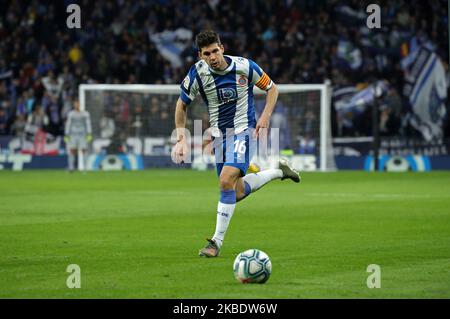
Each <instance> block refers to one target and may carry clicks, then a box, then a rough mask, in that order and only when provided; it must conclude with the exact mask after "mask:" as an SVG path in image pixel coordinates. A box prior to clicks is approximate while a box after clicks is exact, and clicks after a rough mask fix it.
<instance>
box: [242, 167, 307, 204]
mask: <svg viewBox="0 0 450 319" xmlns="http://www.w3.org/2000/svg"><path fill="white" fill-rule="evenodd" d="M286 178H289V179H291V180H293V181H294V182H296V183H298V182H300V175H299V173H298V172H297V171H296V170H295V169H293V168H292V167H291V166H290V165H289V163H288V161H287V160H285V159H281V160H280V161H279V164H278V168H272V169H267V170H264V171H260V172H258V173H252V174H247V175H245V176H244V177H242V178H240V179H239V180H238V181H237V183H236V200H237V201H240V200H242V199H244V198H245V197H247V196H248V195H249V194H250V193H253V192H256V191H257V190H258V189H260V188H261V187H263V186H264V185H266V184H267V183H269V182H271V181H273V180H275V179H282V180H283V179H286Z"/></svg>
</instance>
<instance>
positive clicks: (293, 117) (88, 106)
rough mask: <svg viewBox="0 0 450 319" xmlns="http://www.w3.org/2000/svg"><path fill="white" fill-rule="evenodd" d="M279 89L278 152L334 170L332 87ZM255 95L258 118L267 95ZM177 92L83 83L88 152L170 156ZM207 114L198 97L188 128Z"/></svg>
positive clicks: (274, 116) (161, 86) (160, 87)
mask: <svg viewBox="0 0 450 319" xmlns="http://www.w3.org/2000/svg"><path fill="white" fill-rule="evenodd" d="M277 88H278V91H279V97H278V101H277V106H276V107H275V110H274V113H273V114H272V118H271V123H270V127H271V128H278V129H279V134H280V136H279V138H280V145H279V146H280V149H281V154H285V155H287V156H289V155H292V156H293V157H295V158H296V159H300V161H299V163H301V159H302V158H307V157H308V158H310V159H311V158H314V160H315V163H316V164H314V167H313V168H317V169H320V171H330V170H334V169H335V163H334V155H333V150H332V139H331V119H330V108H331V86H330V85H329V84H328V83H325V84H278V85H277ZM253 93H254V97H255V110H256V114H257V119H258V116H259V115H260V113H261V112H262V110H263V108H264V101H265V94H266V93H265V92H264V91H261V90H260V89H258V88H254V91H253ZM179 94H180V86H179V85H169V84H167V85H164V84H150V85H146V84H81V85H80V86H79V101H80V108H81V109H82V110H87V111H88V112H89V113H90V114H91V119H92V125H93V137H94V142H95V140H96V139H97V143H95V145H94V147H93V151H92V152H94V153H95V152H99V151H100V149H101V147H100V146H99V145H100V144H101V145H102V147H103V152H105V147H108V146H107V145H118V147H119V146H120V145H122V146H123V147H122V148H121V151H123V152H127V151H129V152H133V153H134V154H139V155H149V156H150V155H155V154H158V155H164V154H165V155H169V154H170V151H169V148H170V145H169V144H170V135H171V131H172V130H173V129H174V120H173V119H174V113H175V105H176V100H177V99H178V97H179ZM207 114H208V112H207V107H206V106H205V105H204V103H203V101H201V98H200V97H197V98H196V99H195V100H194V101H193V102H192V104H191V105H189V107H188V121H189V122H188V123H187V127H188V129H190V128H192V121H195V120H198V121H202V123H203V129H206V127H207V126H208V124H207ZM100 141H101V142H100ZM139 141H141V142H139ZM157 141H160V142H157ZM108 143H109V144H108ZM152 143H153V144H154V145H156V144H158V143H159V144H160V146H161V147H160V148H159V152H154V151H152V147H150V146H148V145H153V144H152ZM155 143H156V144H155ZM137 144H140V145H138V146H136V145H137ZM164 144H166V145H165V147H164ZM127 146H129V147H127ZM99 147H100V148H99ZM161 148H162V149H161ZM109 152H114V148H113V147H109V150H106V153H109ZM300 166H302V164H300ZM310 168H311V167H310Z"/></svg>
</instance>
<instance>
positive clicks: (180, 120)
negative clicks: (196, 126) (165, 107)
mask: <svg viewBox="0 0 450 319" xmlns="http://www.w3.org/2000/svg"><path fill="white" fill-rule="evenodd" d="M186 119H187V104H186V103H185V102H183V101H182V100H181V98H178V101H177V106H176V108H175V128H176V130H177V142H180V141H181V140H183V139H184V137H185V132H184V131H185V128H186Z"/></svg>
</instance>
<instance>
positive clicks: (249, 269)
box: [233, 249, 272, 284]
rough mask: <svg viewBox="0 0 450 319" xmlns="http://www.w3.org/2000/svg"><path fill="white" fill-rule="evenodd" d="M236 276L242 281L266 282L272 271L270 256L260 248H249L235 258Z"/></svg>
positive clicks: (234, 269) (234, 268)
mask: <svg viewBox="0 0 450 319" xmlns="http://www.w3.org/2000/svg"><path fill="white" fill-rule="evenodd" d="M233 271H234V277H236V279H237V280H238V281H240V282H242V283H245V284H246V283H258V284H263V283H265V282H266V281H267V280H268V279H269V277H270V274H271V273H272V262H271V261H270V259H269V256H268V255H267V254H266V253H265V252H263V251H261V250H258V249H249V250H246V251H244V252H242V253H240V254H239V255H237V257H236V259H235V260H234V265H233Z"/></svg>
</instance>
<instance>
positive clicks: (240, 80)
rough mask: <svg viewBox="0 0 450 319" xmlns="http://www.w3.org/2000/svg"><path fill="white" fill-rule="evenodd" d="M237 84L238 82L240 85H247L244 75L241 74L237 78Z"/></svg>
mask: <svg viewBox="0 0 450 319" xmlns="http://www.w3.org/2000/svg"><path fill="white" fill-rule="evenodd" d="M238 84H239V85H240V86H245V85H247V78H246V77H245V76H243V75H241V77H240V78H239V80H238Z"/></svg>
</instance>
